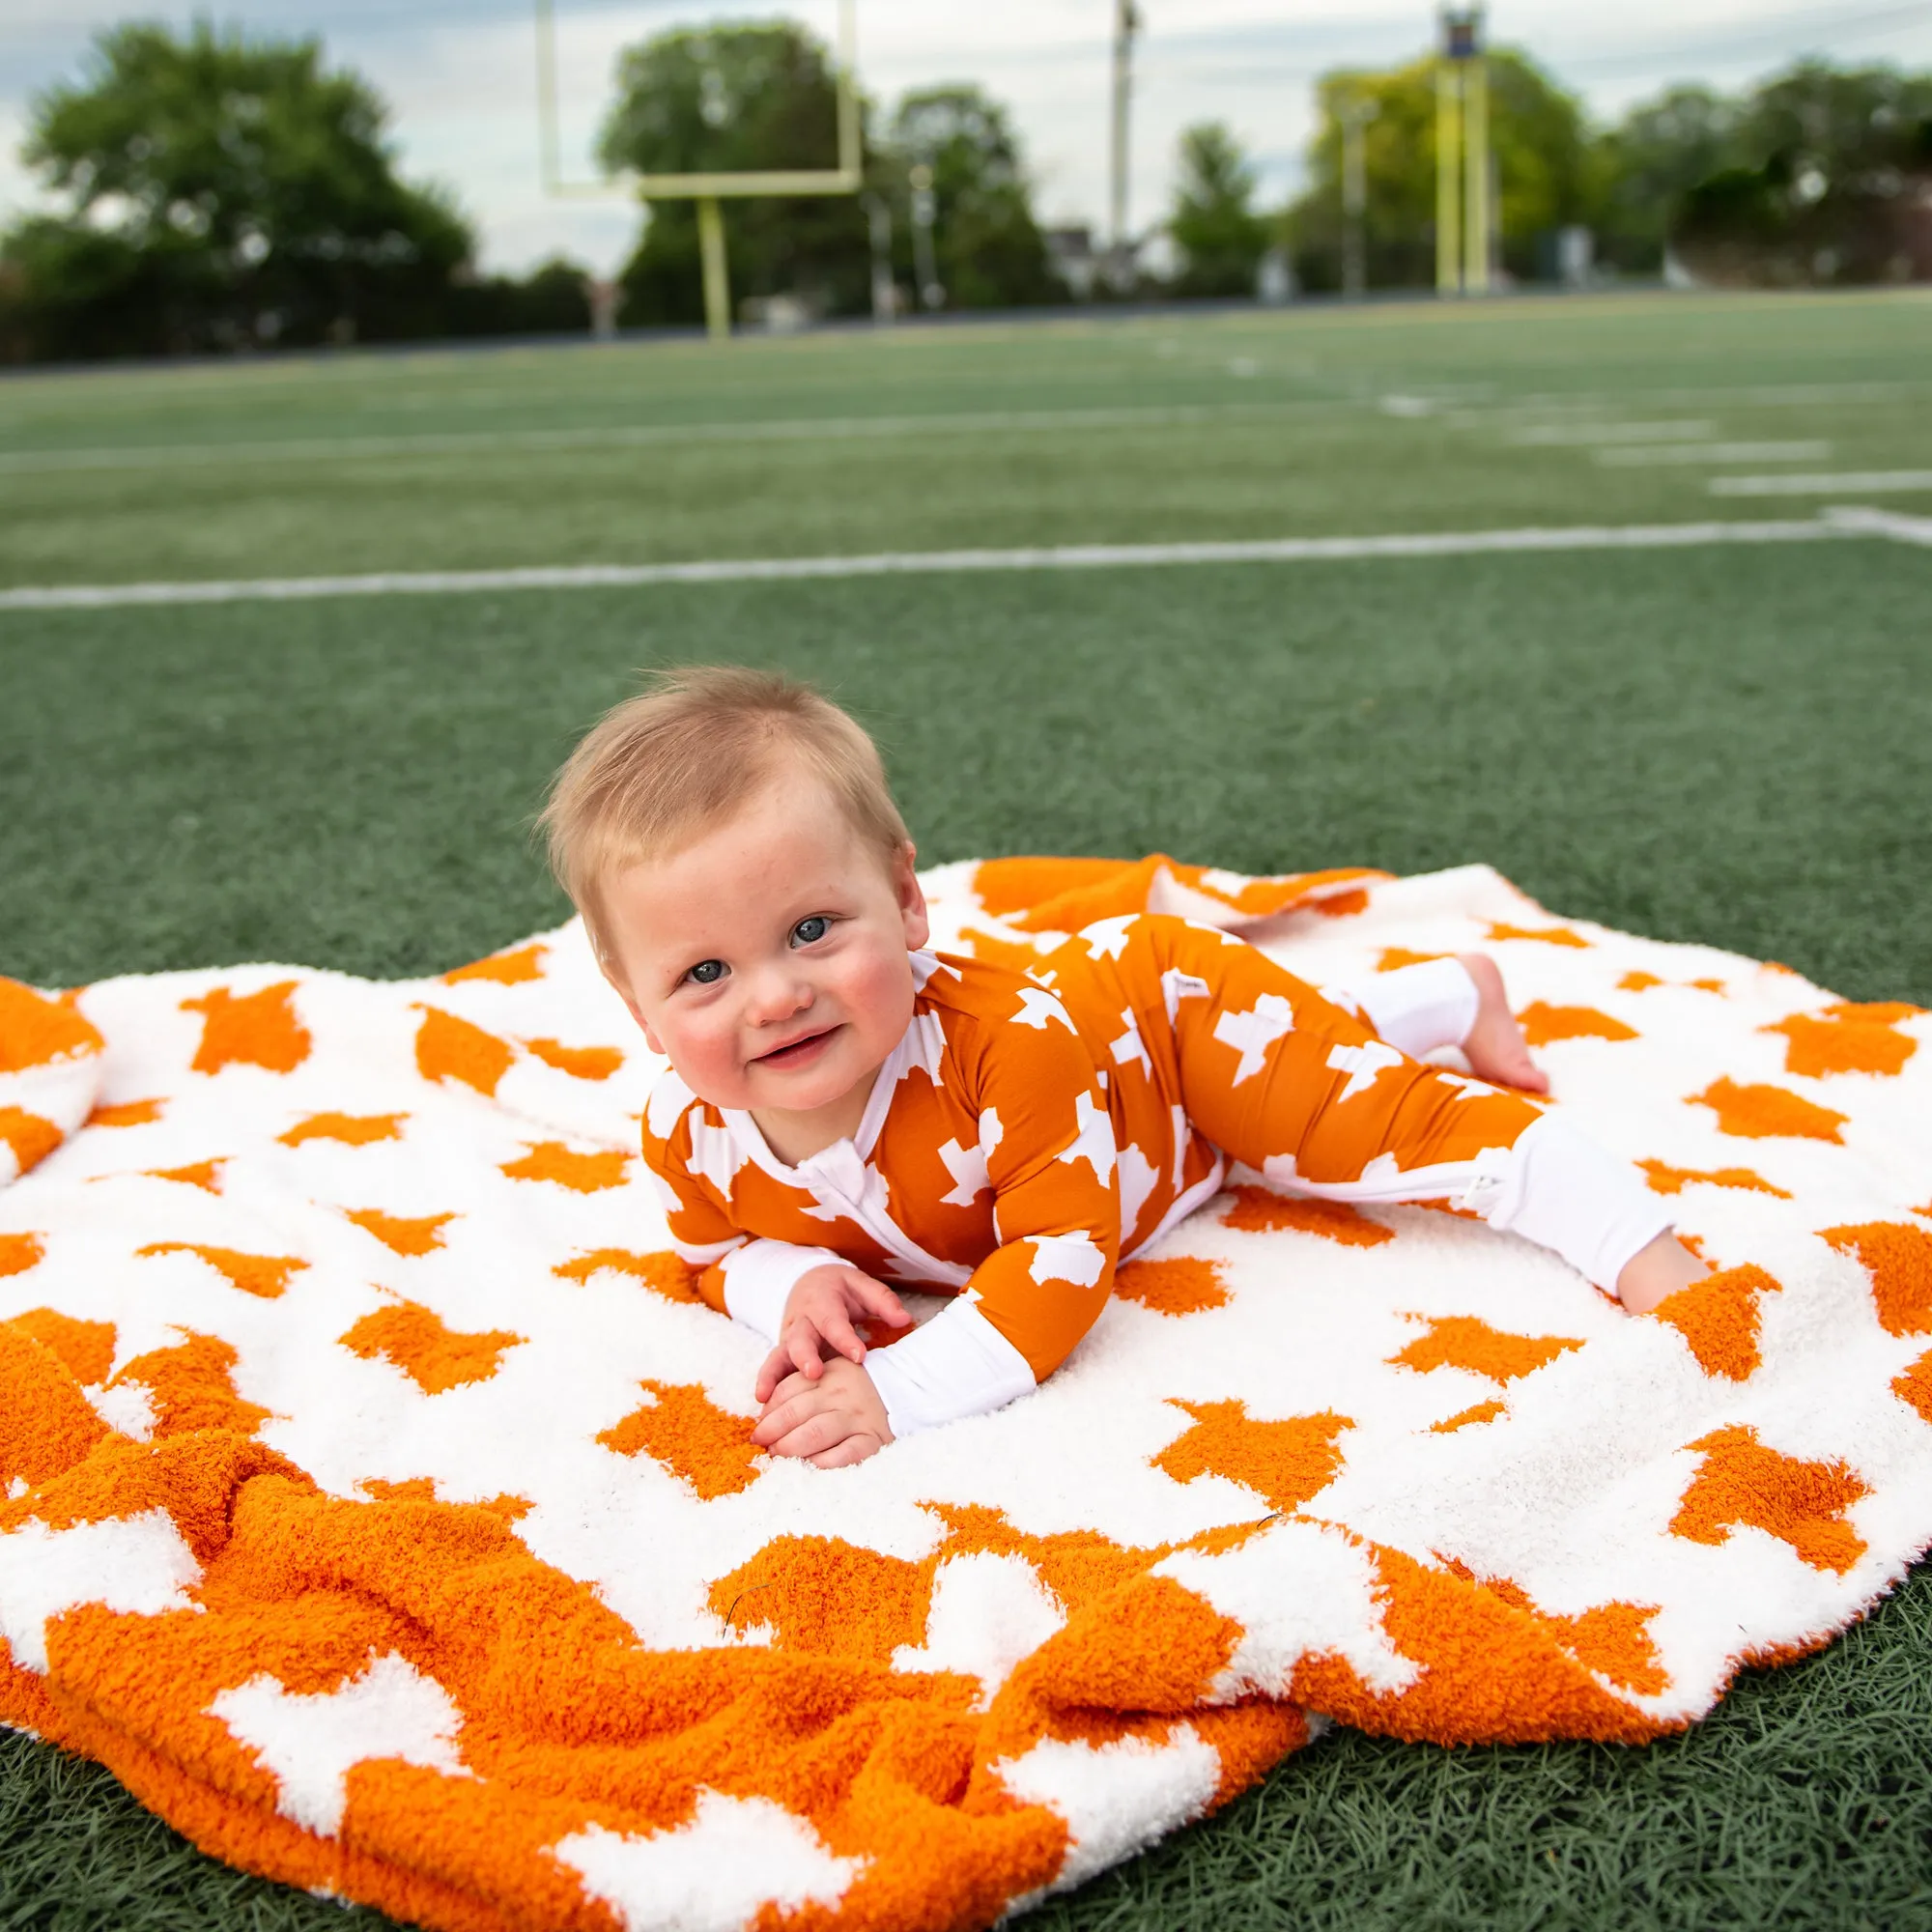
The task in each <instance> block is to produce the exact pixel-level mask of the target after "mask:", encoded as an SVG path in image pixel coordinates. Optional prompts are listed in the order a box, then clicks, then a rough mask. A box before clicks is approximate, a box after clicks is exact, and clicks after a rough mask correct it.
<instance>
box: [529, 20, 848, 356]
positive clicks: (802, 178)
mask: <svg viewBox="0 0 1932 1932" xmlns="http://www.w3.org/2000/svg"><path fill="white" fill-rule="evenodd" d="M857 14H858V0H838V50H837V55H836V60H837V76H836V84H837V111H838V166H837V167H832V168H762V169H760V168H749V169H738V170H726V171H723V172H719V173H715V174H674V175H652V174H636V173H633V174H626V175H612V176H607V177H605V178H603V179H601V180H598V181H584V182H574V181H567V180H565V179H564V174H563V160H562V137H561V134H560V132H559V127H558V114H557V87H556V0H536V28H537V128H538V145H539V149H540V154H541V165H542V169H543V185H544V192H545V193H546V194H550V195H554V196H558V197H562V198H571V199H578V198H582V197H587V196H592V195H606V194H635V195H636V196H637V197H638V198H639V200H640V201H695V202H696V204H697V241H698V248H699V251H700V253H701V255H702V258H703V263H704V323H705V327H706V329H707V330H708V331H709V333H710V334H711V335H712V336H713V337H714V338H722V337H724V336H727V335H729V334H730V332H731V283H730V274H729V270H728V269H727V267H726V265H725V222H724V217H723V216H722V215H721V214H720V213H719V212H718V204H719V202H720V201H721V200H723V199H725V198H726V197H731V196H735V197H749V196H752V195H776V196H783V197H785V198H787V199H789V198H792V197H795V196H800V195H813V194H857V193H858V192H859V191H860V189H861V187H862V186H863V185H864V157H863V156H862V154H861V152H860V141H859V81H858V65H859V63H858V40H859V36H858V22H857Z"/></svg>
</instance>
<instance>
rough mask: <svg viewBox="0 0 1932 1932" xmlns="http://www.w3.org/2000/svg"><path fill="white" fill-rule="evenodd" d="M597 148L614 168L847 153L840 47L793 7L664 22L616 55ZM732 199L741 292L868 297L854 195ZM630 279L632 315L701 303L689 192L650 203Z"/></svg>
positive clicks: (735, 274) (736, 166)
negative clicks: (797, 16)
mask: <svg viewBox="0 0 1932 1932" xmlns="http://www.w3.org/2000/svg"><path fill="white" fill-rule="evenodd" d="M597 154H598V158H599V159H600V161H601V162H602V163H603V165H604V166H605V167H606V168H607V169H608V170H610V171H611V172H612V173H615V172H617V171H618V170H619V169H622V168H635V169H637V170H638V171H639V173H641V174H694V173H700V172H704V173H708V172H713V171H720V172H723V171H729V172H734V173H735V172H743V171H749V170H753V169H767V168H833V167H836V166H837V165H838V88H837V84H836V81H835V78H834V73H833V69H832V62H831V59H830V56H829V54H828V53H827V50H826V48H825V47H824V45H823V44H822V43H820V42H819V41H818V40H816V39H815V38H814V37H813V36H812V35H810V33H808V32H807V31H806V30H805V29H804V28H803V27H800V26H797V25H795V24H794V23H792V22H790V21H776V22H771V23H766V24H758V25H751V26H724V27H709V28H700V29H679V30H676V31H673V32H670V33H665V34H659V35H657V36H655V37H654V38H653V39H651V40H648V41H645V42H642V43H640V44H639V45H637V46H632V47H627V48H626V49H625V50H624V52H623V53H622V54H621V55H619V56H618V61H617V101H616V104H615V105H614V106H613V107H612V108H611V113H610V115H609V116H608V118H607V119H606V121H605V123H604V127H603V129H602V132H601V133H600V134H599V137H598V143H597ZM723 212H724V217H725V253H726V259H727V261H728V262H729V265H730V271H731V286H732V290H733V292H734V293H735V294H737V295H740V296H771V295H796V296H798V297H800V298H802V299H803V300H804V301H805V302H806V303H807V304H808V305H809V306H812V307H816V308H818V309H820V310H821V311H827V312H834V313H837V312H849V311H851V310H854V309H857V308H859V307H861V306H862V305H863V304H864V303H865V301H866V300H867V291H868V289H869V286H870V284H869V275H870V266H869V265H870V255H869V252H868V248H869V243H868V241H867V233H866V225H865V216H864V213H863V211H862V210H861V209H860V208H859V206H858V204H857V200H856V198H855V197H853V196H849V195H814V196H811V197H809V198H807V197H801V198H798V199H795V200H784V201H781V200H770V199H745V200H739V199H735V198H734V199H728V200H726V201H725V203H724V204H723ZM620 280H621V283H622V286H623V300H622V307H621V309H620V311H619V314H620V319H621V320H622V321H624V322H626V323H631V324H649V323H684V322H696V321H698V320H699V319H700V318H701V317H702V315H703V312H704V304H703V281H702V270H701V268H700V263H699V256H698V241H697V214H696V208H695V207H694V205H693V204H692V203H691V202H689V201H660V202H654V203H652V204H651V205H650V208H649V212H648V213H647V215H646V218H645V224H644V232H643V235H642V237H641V238H640V239H639V243H638V246H637V248H636V250H635V251H634V252H633V254H632V256H631V259H630V261H629V262H628V263H627V264H626V265H625V267H624V270H623V271H622V273H621V276H620Z"/></svg>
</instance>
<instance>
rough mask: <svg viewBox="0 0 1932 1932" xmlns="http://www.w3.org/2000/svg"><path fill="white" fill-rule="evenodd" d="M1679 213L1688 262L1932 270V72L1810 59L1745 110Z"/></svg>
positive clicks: (1768, 277)
mask: <svg viewBox="0 0 1932 1932" xmlns="http://www.w3.org/2000/svg"><path fill="white" fill-rule="evenodd" d="M1736 119H1737V126H1736V130H1735V134H1734V136H1733V141H1732V145H1731V150H1730V153H1729V154H1728V155H1727V156H1725V159H1726V161H1727V163H1728V165H1725V166H1721V167H1719V168H1718V169H1716V170H1714V171H1712V172H1711V173H1709V174H1708V175H1707V176H1705V177H1704V178H1703V179H1702V180H1700V181H1699V182H1697V183H1696V184H1694V185H1691V186H1690V188H1689V189H1688V190H1687V191H1686V192H1685V193H1684V194H1683V195H1682V196H1681V198H1680V199H1679V201H1678V204H1677V206H1676V208H1675V210H1674V212H1673V221H1672V231H1671V233H1672V241H1673V244H1674V245H1675V247H1676V248H1677V250H1678V252H1679V253H1680V254H1681V255H1682V257H1683V258H1684V260H1685V261H1686V263H1687V264H1688V265H1689V266H1690V268H1692V269H1693V270H1696V271H1698V272H1699V273H1702V274H1706V275H1710V276H1714V277H1716V278H1718V279H1720V280H1727V281H1744V282H1755V283H1767V284H1772V285H1780V284H1782V285H1792V284H1799V283H1834V282H1835V283H1844V282H1876V281H1903V280H1908V279H1926V278H1932V74H1918V75H1911V74H1904V73H1900V72H1899V71H1896V70H1895V69H1891V68H1861V69H1834V68H1832V67H1830V66H1828V65H1827V64H1825V63H1823V62H1819V61H1806V62H1802V63H1800V64H1799V65H1798V66H1797V67H1795V68H1793V69H1792V70H1791V71H1789V72H1788V73H1784V74H1781V75H1779V76H1778V77H1777V78H1776V79H1774V80H1771V81H1769V82H1767V83H1766V84H1765V85H1763V86H1762V87H1760V88H1758V89H1757V90H1756V91H1755V92H1754V93H1753V94H1752V95H1751V96H1750V97H1749V98H1748V99H1747V100H1745V101H1743V102H1741V103H1739V104H1738V106H1737V109H1736Z"/></svg>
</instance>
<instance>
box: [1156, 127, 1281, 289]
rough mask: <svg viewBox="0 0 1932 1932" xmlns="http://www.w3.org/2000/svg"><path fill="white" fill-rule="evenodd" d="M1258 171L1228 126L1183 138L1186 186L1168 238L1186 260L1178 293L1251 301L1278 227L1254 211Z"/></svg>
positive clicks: (1201, 130) (1183, 180) (1182, 166)
mask: <svg viewBox="0 0 1932 1932" xmlns="http://www.w3.org/2000/svg"><path fill="white" fill-rule="evenodd" d="M1255 187H1256V180H1255V171H1254V168H1253V166H1252V164H1251V163H1250V162H1249V160H1248V157H1247V156H1246V155H1245V154H1244V153H1243V152H1242V150H1241V145H1240V143H1239V142H1238V141H1237V140H1236V138H1235V136H1234V133H1233V132H1232V130H1231V129H1230V128H1228V127H1227V125H1226V123H1224V122H1220V121H1206V122H1203V123H1201V124H1200V125H1199V126H1197V127H1193V128H1188V129H1187V130H1186V132H1185V133H1183V134H1182V135H1181V137H1180V180H1179V184H1178V185H1177V186H1176V189H1175V196H1174V212H1173V213H1171V214H1170V215H1169V216H1168V218H1167V232H1168V234H1169V236H1170V237H1171V238H1172V240H1173V241H1174V245H1175V247H1176V248H1177V249H1178V250H1179V255H1180V272H1179V275H1177V276H1176V278H1175V283H1174V292H1175V294H1176V295H1181V296H1251V295H1253V294H1254V292H1255V274H1256V271H1257V270H1258V269H1259V268H1260V266H1261V259H1262V256H1263V255H1264V253H1266V251H1267V245H1268V242H1269V240H1270V239H1271V236H1272V227H1273V224H1272V223H1270V222H1269V221H1268V220H1267V219H1266V218H1265V217H1264V216H1263V215H1260V214H1257V213H1255V211H1254V199H1255Z"/></svg>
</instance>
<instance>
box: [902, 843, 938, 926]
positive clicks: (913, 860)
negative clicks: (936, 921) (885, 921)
mask: <svg viewBox="0 0 1932 1932" xmlns="http://www.w3.org/2000/svg"><path fill="white" fill-rule="evenodd" d="M918 860H919V848H918V846H916V845H915V844H914V843H913V842H912V840H911V839H910V838H908V839H907V840H906V842H905V843H904V844H903V845H901V846H900V847H899V849H898V851H897V852H896V853H895V855H894V858H893V893H894V895H895V897H896V898H897V900H898V902H899V917H900V918H901V919H902V920H903V921H904V923H905V942H906V945H907V946H908V947H911V948H914V949H917V948H919V947H922V946H923V945H924V944H925V942H926V941H927V940H928V939H930V938H931V937H932V921H931V920H930V919H929V918H928V917H927V915H926V910H925V892H924V889H923V887H922V886H921V885H920V883H919V867H918Z"/></svg>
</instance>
